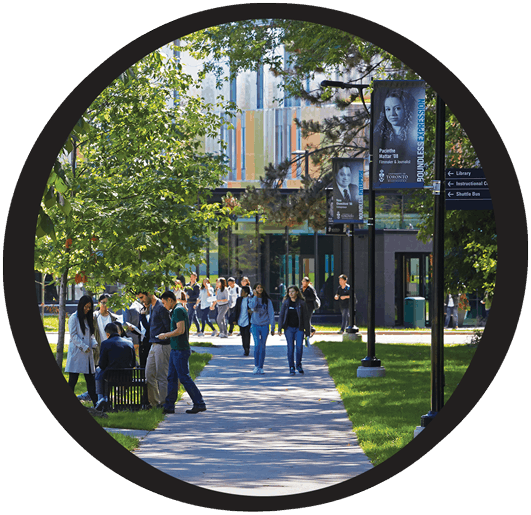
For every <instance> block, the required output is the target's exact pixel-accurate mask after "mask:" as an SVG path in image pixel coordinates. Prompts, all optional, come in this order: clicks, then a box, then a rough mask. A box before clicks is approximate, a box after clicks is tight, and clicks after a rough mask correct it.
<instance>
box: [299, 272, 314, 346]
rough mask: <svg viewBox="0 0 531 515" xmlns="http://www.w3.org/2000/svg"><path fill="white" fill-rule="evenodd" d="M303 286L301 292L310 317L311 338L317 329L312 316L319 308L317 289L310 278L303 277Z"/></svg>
mask: <svg viewBox="0 0 531 515" xmlns="http://www.w3.org/2000/svg"><path fill="white" fill-rule="evenodd" d="M301 284H302V290H301V292H302V295H303V297H304V300H305V301H306V309H307V310H308V316H309V318H310V336H313V335H314V334H315V327H313V325H312V315H313V312H314V311H315V310H316V308H317V306H316V301H317V292H316V291H315V288H314V287H313V285H312V283H311V282H310V279H309V278H308V277H303V279H302V282H301Z"/></svg>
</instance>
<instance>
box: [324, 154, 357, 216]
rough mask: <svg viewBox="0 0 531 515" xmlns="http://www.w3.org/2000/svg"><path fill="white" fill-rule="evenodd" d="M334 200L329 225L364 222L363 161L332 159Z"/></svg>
mask: <svg viewBox="0 0 531 515" xmlns="http://www.w3.org/2000/svg"><path fill="white" fill-rule="evenodd" d="M332 172H333V175H334V179H333V181H332V198H331V201H330V205H329V209H328V224H329V225H332V224H356V223H362V222H363V159H352V158H334V159H332Z"/></svg>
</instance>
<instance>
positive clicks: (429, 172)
mask: <svg viewBox="0 0 531 515" xmlns="http://www.w3.org/2000/svg"><path fill="white" fill-rule="evenodd" d="M184 41H185V43H186V49H187V50H188V51H190V52H191V54H192V55H194V56H195V57H197V58H199V59H203V60H204V68H203V71H204V72H205V73H207V72H211V73H214V74H215V76H216V77H217V79H218V81H219V83H221V82H222V81H223V80H229V79H230V78H232V77H234V76H235V75H237V74H238V73H239V72H242V71H245V70H257V69H258V68H259V67H260V66H264V68H265V69H270V70H271V71H272V72H273V73H274V74H275V75H276V76H277V77H279V79H281V80H279V84H278V87H279V92H280V93H281V95H279V97H283V93H287V94H288V95H291V96H293V97H299V98H301V99H303V100H305V101H309V102H310V103H312V104H313V105H317V106H319V105H324V104H329V103H330V102H332V101H333V102H335V105H336V106H337V107H338V108H339V109H340V110H342V114H341V115H340V116H333V117H330V118H328V119H325V120H322V121H315V120H307V121H298V122H297V123H298V124H299V126H300V127H301V130H302V135H303V137H304V138H308V137H309V136H311V135H313V134H319V135H320V136H321V143H320V145H319V146H318V147H312V148H310V150H312V151H315V152H313V154H312V160H313V161H314V163H316V164H319V170H320V174H319V176H318V177H313V178H311V179H310V180H309V181H308V184H307V183H306V182H305V183H304V185H303V188H302V189H301V191H300V192H298V193H297V194H296V195H293V196H292V198H286V196H284V195H282V194H281V193H280V191H279V188H280V186H281V185H282V182H283V181H284V180H285V179H286V177H287V174H288V172H289V171H290V170H291V167H290V164H289V163H281V164H280V165H278V166H273V165H271V164H270V165H269V166H268V167H266V170H265V175H264V178H263V179H262V185H261V186H262V187H261V189H258V190H257V189H255V188H252V187H251V188H248V189H247V192H246V195H245V196H244V198H243V199H242V206H244V207H249V206H259V208H260V209H261V212H262V213H264V214H265V215H266V216H267V218H268V219H270V220H272V221H275V222H277V223H281V224H283V225H287V226H290V225H295V224H299V223H301V222H302V221H304V220H310V223H311V225H312V226H313V227H314V228H317V229H321V228H323V227H324V224H325V220H324V215H323V213H324V209H323V208H324V201H323V198H324V191H325V189H326V187H327V186H328V184H329V182H330V173H331V164H330V159H331V158H332V157H334V156H341V157H345V156H349V157H355V156H358V155H362V154H363V153H365V152H367V151H368V144H369V141H368V127H369V118H370V116H369V111H368V109H367V106H366V105H365V98H364V97H363V96H360V94H359V91H358V90H357V89H350V90H339V91H338V90H335V89H334V88H324V89H323V88H318V89H316V90H314V91H307V80H308V79H314V78H315V77H316V76H317V74H323V76H324V77H326V78H329V79H334V80H335V79H336V74H337V76H339V77H341V80H343V81H345V82H352V83H358V84H361V83H364V84H367V83H370V81H371V80H373V79H384V80H389V79H420V78H421V77H419V76H418V75H417V74H416V73H415V72H414V71H413V70H411V69H410V68H408V67H407V66H406V65H404V63H402V62H401V61H399V60H398V59H397V58H396V57H395V56H393V55H392V54H391V53H390V52H388V51H387V50H385V49H383V48H380V47H377V46H375V45H373V44H372V43H370V42H368V41H365V40H363V39H361V38H359V37H356V36H354V35H352V34H349V33H346V32H343V31H340V30H337V29H335V28H332V27H327V26H323V25H318V24H314V23H308V22H304V21H298V20H282V19H267V20H266V19H263V20H245V21H242V22H233V23H229V24H226V25H219V26H216V27H211V28H208V29H205V30H203V31H199V32H196V33H194V34H192V35H190V36H189V37H187V38H185V39H184ZM282 47H284V48H285V50H286V51H287V55H288V61H287V62H285V60H284V54H283V52H282V51H281V50H282ZM224 65H225V66H227V65H229V66H230V70H231V74H230V75H224V69H223V66H224ZM369 93H370V90H369V89H366V90H365V91H364V95H365V96H366V97H367V98H368V95H369ZM277 100H278V102H279V104H280V103H281V102H282V99H281V98H278V99H277ZM360 100H361V101H363V103H355V102H359V101H360ZM353 103H354V104H353ZM435 105H436V93H435V91H434V90H433V88H431V86H430V85H429V84H428V85H427V89H426V144H425V181H426V183H428V184H429V183H430V182H431V180H432V179H433V169H434V161H435V119H436V108H435ZM445 130H446V135H445V138H446V149H445V154H446V166H447V167H461V168H474V167H478V166H480V164H479V163H478V160H477V156H476V152H475V150H474V147H473V145H472V143H471V141H470V139H469V138H468V135H467V134H466V132H465V130H464V129H463V127H462V125H461V124H460V122H459V120H457V118H456V116H455V115H454V114H453V113H452V112H451V110H450V109H449V108H447V109H446V129H445ZM365 155H366V154H365ZM404 194H405V195H406V202H407V204H408V207H409V209H410V210H411V211H416V212H418V213H420V214H421V215H422V221H421V223H420V226H418V227H417V228H418V229H419V235H418V237H419V239H421V240H422V241H424V242H426V241H428V240H430V239H431V237H432V233H433V195H432V194H431V192H429V191H427V190H419V191H416V192H404ZM319 212H320V213H321V217H319V215H318V213H319ZM377 214H378V211H377ZM446 227H447V229H446V234H445V236H446V241H445V251H446V257H447V261H446V268H447V271H448V272H447V277H446V282H447V286H448V287H449V288H455V287H457V286H458V284H459V287H460V288H463V286H465V287H466V288H467V289H468V291H473V290H475V289H478V290H483V289H485V290H487V291H491V289H492V288H493V287H494V284H495V273H496V262H497V246H496V230H495V225H494V221H493V218H492V213H488V212H480V213H477V212H476V213H474V212H470V211H461V212H449V213H448V214H447V222H446Z"/></svg>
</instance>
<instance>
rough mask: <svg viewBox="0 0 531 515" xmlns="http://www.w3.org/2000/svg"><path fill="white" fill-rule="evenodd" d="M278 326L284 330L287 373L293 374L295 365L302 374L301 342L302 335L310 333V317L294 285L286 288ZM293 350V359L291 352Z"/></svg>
mask: <svg viewBox="0 0 531 515" xmlns="http://www.w3.org/2000/svg"><path fill="white" fill-rule="evenodd" d="M278 326H279V327H281V328H282V329H283V330H284V336H285V337H286V342H287V344H288V365H289V373H290V374H291V375H294V374H295V366H296V367H297V370H298V372H299V374H304V370H303V369H302V342H303V340H304V336H309V334H310V317H309V315H308V310H307V309H306V303H305V300H304V297H303V296H302V293H301V291H300V290H299V288H298V287H297V286H295V285H292V286H290V287H289V288H288V293H287V295H286V296H285V297H284V301H283V302H282V306H281V307H280V315H279V317H278ZM295 348H296V352H295V360H294V359H293V353H294V350H295Z"/></svg>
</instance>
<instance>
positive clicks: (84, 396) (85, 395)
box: [77, 392, 91, 401]
mask: <svg viewBox="0 0 531 515" xmlns="http://www.w3.org/2000/svg"><path fill="white" fill-rule="evenodd" d="M77 398H78V399H79V400H80V401H90V400H91V398H90V395H89V393H88V392H85V393H82V394H80V395H78V396H77Z"/></svg>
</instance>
